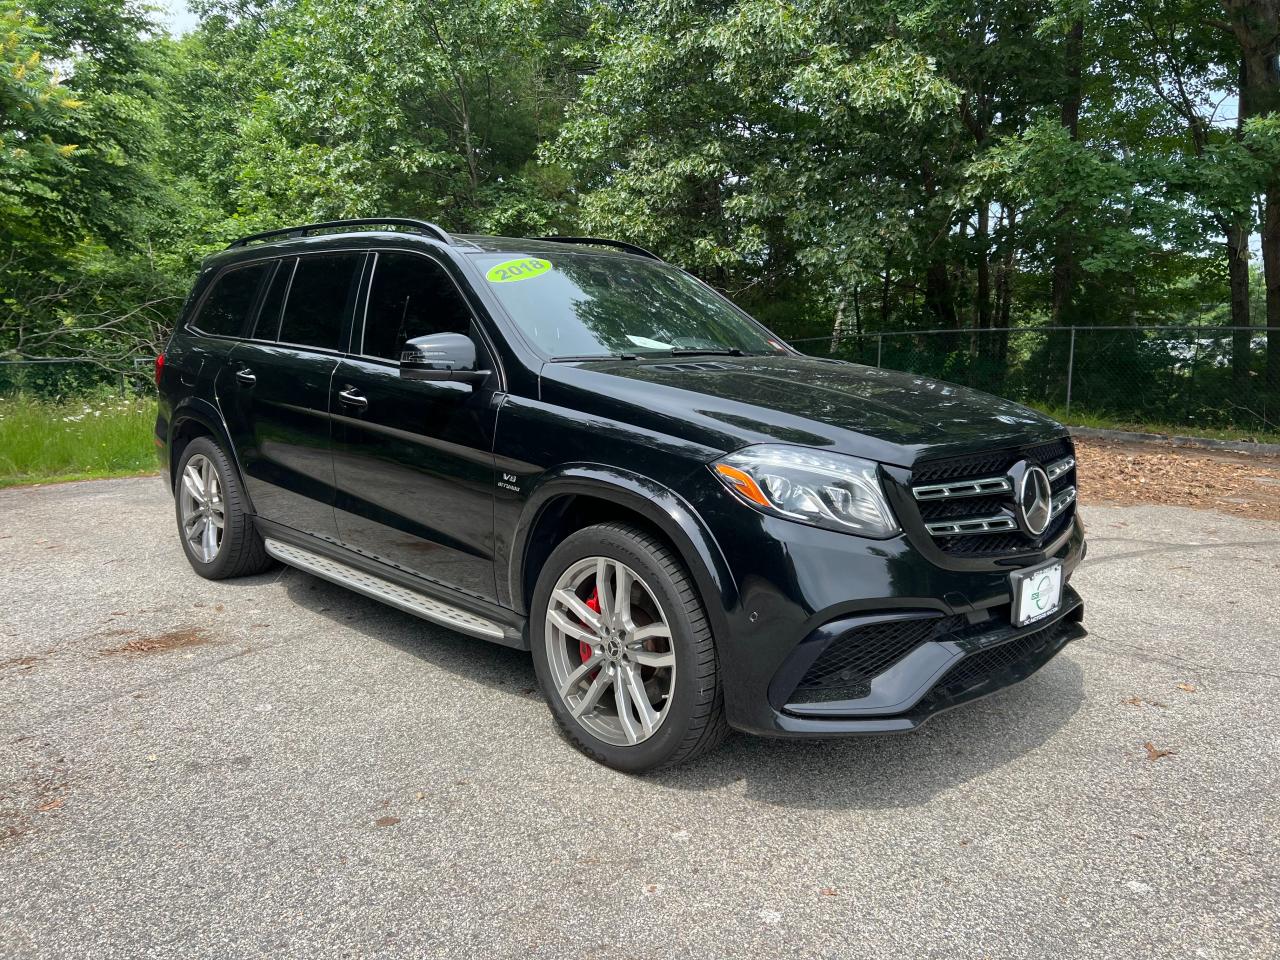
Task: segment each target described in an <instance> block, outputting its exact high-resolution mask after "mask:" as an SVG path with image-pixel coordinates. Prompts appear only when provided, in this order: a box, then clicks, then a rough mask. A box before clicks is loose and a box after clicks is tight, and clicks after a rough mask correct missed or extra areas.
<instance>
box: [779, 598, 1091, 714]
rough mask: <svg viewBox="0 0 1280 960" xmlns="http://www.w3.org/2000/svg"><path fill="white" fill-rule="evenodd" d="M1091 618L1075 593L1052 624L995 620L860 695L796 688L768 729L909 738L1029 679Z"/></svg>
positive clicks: (920, 655) (936, 646) (913, 660)
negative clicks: (944, 715)
mask: <svg viewBox="0 0 1280 960" xmlns="http://www.w3.org/2000/svg"><path fill="white" fill-rule="evenodd" d="M940 619H944V620H945V619H946V618H940ZM1083 619H1084V603H1083V601H1081V599H1080V597H1079V595H1078V594H1076V593H1075V592H1074V591H1071V593H1070V595H1069V596H1068V597H1067V598H1065V599H1064V604H1063V607H1062V609H1060V610H1059V611H1058V613H1057V614H1056V615H1055V616H1054V617H1052V618H1051V619H1050V620H1049V621H1047V622H1043V623H1036V624H1033V625H1031V626H1028V627H1024V628H1022V629H1013V628H1010V627H1009V626H1008V624H1007V623H1004V624H1000V623H999V622H998V620H999V618H998V617H993V618H992V620H991V621H990V622H989V623H988V624H983V625H982V626H981V628H979V629H977V630H975V629H974V628H970V629H969V630H967V631H961V632H958V633H952V634H946V635H944V636H942V637H940V638H939V639H936V640H930V641H926V642H924V643H921V644H919V645H918V646H916V647H915V648H914V649H912V650H911V651H910V652H909V653H907V654H906V655H905V656H904V657H902V658H901V659H899V660H897V661H896V662H894V663H893V664H892V665H891V666H890V667H889V668H888V669H886V670H885V671H883V672H882V673H879V674H877V675H876V676H875V677H873V678H872V679H871V680H870V681H869V683H868V684H867V685H866V688H865V690H864V689H858V690H853V691H850V692H852V693H855V694H858V696H855V697H850V698H844V697H840V696H837V698H836V699H829V698H823V697H820V696H819V697H815V696H814V694H812V693H809V694H808V695H807V697H808V699H806V694H805V693H804V692H802V691H792V696H793V697H796V700H794V701H793V702H786V703H782V704H781V705H780V706H777V707H772V705H771V707H772V709H773V722H774V726H773V728H772V729H771V730H769V731H767V732H769V733H772V734H775V735H782V736H801V737H803V736H818V737H826V736H835V735H856V734H873V733H906V732H908V731H911V730H914V729H916V728H917V727H920V726H921V725H923V724H924V723H925V722H926V721H927V720H929V719H930V718H931V717H933V716H935V715H937V714H939V713H941V712H943V711H944V710H950V709H951V708H952V707H956V706H959V705H960V704H962V703H968V702H969V701H971V700H977V699H980V698H981V697H985V696H987V695H989V694H992V693H995V692H996V691H997V690H1003V689H1004V688H1006V687H1010V686H1013V685H1014V684H1016V683H1020V682H1022V681H1023V680H1025V679H1027V678H1028V677H1030V676H1031V675H1032V674H1033V673H1035V672H1036V671H1037V670H1039V669H1040V668H1041V667H1043V666H1044V665H1045V664H1046V663H1048V662H1049V661H1050V660H1052V659H1053V658H1054V657H1055V656H1057V654H1058V653H1059V652H1061V651H1062V649H1063V648H1064V647H1066V645H1067V644H1068V643H1070V642H1071V641H1073V640H1078V639H1080V638H1082V637H1084V636H1085V635H1086V631H1085V629H1084V626H1083ZM775 679H776V678H775ZM784 699H785V698H784ZM761 732H765V731H761Z"/></svg>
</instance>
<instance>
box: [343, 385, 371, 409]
mask: <svg viewBox="0 0 1280 960" xmlns="http://www.w3.org/2000/svg"><path fill="white" fill-rule="evenodd" d="M338 399H339V400H341V401H342V402H343V403H345V404H347V405H348V406H352V407H359V408H360V409H361V410H363V409H364V408H365V407H367V406H368V405H369V399H368V397H362V396H360V392H359V391H358V390H356V388H355V387H347V388H346V389H345V390H339V391H338Z"/></svg>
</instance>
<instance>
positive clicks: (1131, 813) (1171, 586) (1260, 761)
mask: <svg viewBox="0 0 1280 960" xmlns="http://www.w3.org/2000/svg"><path fill="white" fill-rule="evenodd" d="M171 510H172V508H171V506H170V501H169V500H168V498H167V496H166V494H165V493H164V492H163V490H162V489H161V485H160V483H159V482H158V481H157V480H155V479H154V478H148V479H144V480H122V481H109V482H96V483H81V484H68V485H64V486H54V487H45V488H36V489H22V490H7V491H0V597H3V605H0V745H2V749H0V956H4V957H6V958H18V957H37V956H40V957H62V956H70V955H78V954H85V955H90V956H93V957H95V958H108V957H129V958H135V957H151V956H166V957H168V956H184V957H217V958H232V957H253V956H264V955H268V954H269V955H271V956H273V957H303V956H386V957H405V956H431V957H445V956H449V957H452V956H473V957H483V958H496V957H522V958H525V957H555V958H562V957H575V958H576V957H584V958H585V957H610V958H630V957H636V958H639V957H646V958H648V957H662V958H666V957H686V956H690V957H692V956H699V957H770V958H774V957H778V958H782V957H845V956H849V957H861V956H874V957H877V958H893V957H946V958H953V957H1002V958H1003V957H1039V956H1052V957H1060V956H1072V957H1107V958H1115V957H1154V956H1190V957H1242V958H1244V957H1248V958H1258V957H1278V956H1280V930H1278V929H1277V927H1278V926H1280V856H1278V854H1280V842H1278V840H1277V838H1278V837H1280V802H1278V801H1277V793H1278V792H1280V789H1278V788H1280V782H1278V781H1280V758H1278V750H1277V745H1276V731H1277V730H1278V729H1280V724H1278V723H1277V721H1278V720H1280V696H1277V694H1278V693H1280V608H1278V607H1277V605H1276V602H1275V598H1274V595H1275V585H1276V583H1277V581H1278V580H1280V575H1278V573H1277V571H1278V570H1280V524H1274V523H1267V522H1263V521H1254V520H1246V519H1241V518H1236V517H1228V516H1222V515H1218V514H1213V513H1206V512H1198V511H1193V510H1188V509H1183V508H1176V507H1157V506H1136V507H1092V508H1089V509H1088V510H1087V512H1086V520H1087V522H1088V524H1089V528H1090V534H1091V537H1092V546H1091V554H1090V557H1089V560H1088V562H1087V564H1086V565H1085V567H1083V568H1082V569H1081V570H1080V572H1079V573H1078V574H1077V577H1076V579H1075V581H1074V582H1075V584H1076V586H1077V587H1078V588H1079V589H1080V591H1081V593H1083V594H1084V596H1085V598H1086V602H1087V603H1088V618H1087V620H1088V624H1089V626H1090V627H1091V629H1092V635H1091V636H1090V637H1089V638H1087V639H1085V640H1083V641H1080V642H1079V643H1077V644H1075V645H1073V646H1072V647H1071V648H1069V649H1068V650H1067V651H1066V652H1065V653H1063V654H1062V655H1061V656H1060V657H1058V659H1057V660H1055V661H1054V662H1052V663H1051V664H1049V665H1048V666H1047V667H1046V668H1045V669H1044V670H1043V671H1041V672H1040V673H1039V674H1038V675H1036V676H1035V677H1033V678H1032V679H1031V680H1029V681H1027V682H1026V683H1024V684H1023V685H1021V686H1020V687H1017V688H1014V689H1012V690H1009V691H1005V692H1004V693H1002V694H999V695H997V696H995V697H993V698H990V699H988V700H985V701H983V702H981V703H978V704H972V705H970V706H968V707H966V708H961V709H959V710H956V711H953V712H951V713H949V714H946V715H944V716H942V717H939V718H938V719H936V720H935V721H934V722H933V723H931V724H930V725H929V726H927V727H926V728H925V729H924V730H922V731H921V732H919V733H918V734H915V735H912V736H908V737H902V738H892V739H876V740H846V741H830V742H821V743H815V742H806V743H789V742H776V741H766V740H758V739H753V738H748V737H743V736H736V737H734V738H733V739H732V740H731V741H730V742H729V743H728V744H727V745H726V747H725V748H724V749H722V750H721V751H720V752H719V753H717V754H716V755H715V756H713V757H711V758H709V759H707V760H705V761H703V762H700V763H698V764H696V765H693V766H689V767H685V768H681V769H677V770H674V771H670V772H666V773H662V774H660V775H656V776H651V777H649V778H645V779H638V778H632V777H627V776H623V775H620V774H617V773H613V772H611V771H609V770H606V769H604V768H602V767H599V766H596V765H595V764H593V763H591V762H589V761H587V760H586V759H584V758H582V757H581V756H579V755H578V754H577V753H575V752H574V751H573V750H572V749H570V748H569V747H568V746H567V745H566V744H565V743H564V742H563V741H562V740H561V739H560V737H559V736H558V735H557V734H556V732H555V731H554V729H553V725H552V722H551V719H550V717H549V715H548V713H547V711H546V709H545V708H544V707H543V705H542V703H541V702H540V700H539V698H538V696H537V694H536V693H535V691H534V689H533V686H534V679H533V672H532V668H531V667H530V664H529V661H528V659H527V657H526V656H525V655H523V654H519V653H516V652H514V651H510V650H506V649H503V648H500V647H495V646H490V645H487V644H484V643H481V642H479V641H472V640H468V639H466V638H464V637H461V636H458V635H455V634H451V633H449V632H447V631H444V630H441V629H437V628H435V627H432V626H430V625H427V624H424V623H422V622H421V621H418V620H415V619H413V618H411V617H409V616H406V615H402V614H400V613H398V612H396V611H393V610H390V609H387V608H384V607H381V606H379V605H377V604H375V603H373V602H372V601H368V600H365V599H363V598H360V597H358V596H355V595H353V594H350V593H347V592H344V591H343V590H341V589H340V588H337V587H332V586H329V585H328V584H326V583H324V582H322V581H319V580H316V579H313V578H311V577H309V576H306V575H304V574H301V573H298V572H291V571H285V570H280V571H276V572H273V573H270V574H267V575H265V576H261V577H257V578H253V579H248V580H243V581H239V582H230V583H221V584H210V583H206V582H205V581H202V580H200V579H198V578H197V577H196V576H195V575H194V574H193V573H191V571H190V570H189V568H188V567H187V564H186V562H185V561H184V559H183V556H182V553H181V551H180V549H179V547H178V543H177V540H176V537H175V535H174V532H173V522H172V519H171Z"/></svg>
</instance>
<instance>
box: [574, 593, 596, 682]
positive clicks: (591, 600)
mask: <svg viewBox="0 0 1280 960" xmlns="http://www.w3.org/2000/svg"><path fill="white" fill-rule="evenodd" d="M587 606H588V607H590V608H591V611H592V612H593V613H599V612H600V589H599V588H598V587H592V588H591V596H590V597H588V598H587ZM583 626H584V627H585V626H586V624H585V623H584V624H583ZM578 656H580V657H581V658H582V662H583V663H586V662H587V661H588V660H590V659H591V644H589V643H587V642H586V641H585V640H579V641H578Z"/></svg>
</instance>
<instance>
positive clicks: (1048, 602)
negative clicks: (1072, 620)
mask: <svg viewBox="0 0 1280 960" xmlns="http://www.w3.org/2000/svg"><path fill="white" fill-rule="evenodd" d="M1010 576H1011V579H1012V580H1013V625H1014V626H1015V627H1021V626H1024V625H1025V624H1028V623H1034V622H1035V621H1036V620H1043V619H1044V618H1045V617H1048V616H1051V615H1052V614H1053V613H1054V612H1055V611H1056V610H1057V609H1058V607H1059V606H1060V605H1061V604H1062V564H1060V563H1051V564H1048V565H1047V566H1043V567H1035V568H1034V569H1031V570H1019V571H1018V572H1017V573H1014V574H1011V575H1010Z"/></svg>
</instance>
